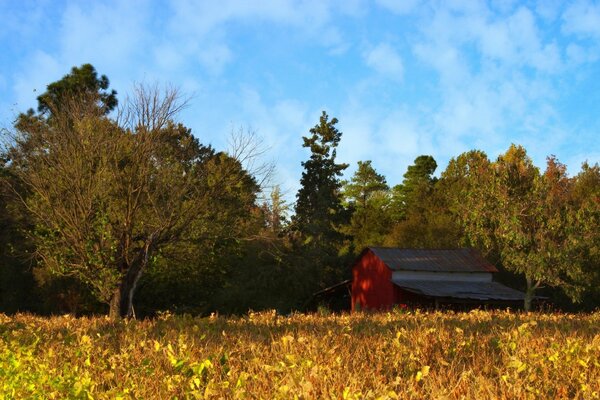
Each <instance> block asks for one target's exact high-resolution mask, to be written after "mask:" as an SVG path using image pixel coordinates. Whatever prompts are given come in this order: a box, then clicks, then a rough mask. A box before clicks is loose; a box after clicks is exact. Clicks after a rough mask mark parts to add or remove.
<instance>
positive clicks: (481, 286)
mask: <svg viewBox="0 0 600 400" xmlns="http://www.w3.org/2000/svg"><path fill="white" fill-rule="evenodd" d="M495 272H498V270H497V269H496V267H494V266H493V265H492V264H491V263H489V262H488V261H487V260H486V259H485V258H483V256H482V255H481V254H480V253H479V252H478V251H477V250H474V249H399V248H384V247H368V248H366V249H364V250H363V251H362V253H361V254H360V256H359V257H358V259H357V260H356V262H355V263H354V265H353V266H352V277H353V279H352V310H353V311H354V310H358V309H361V310H365V309H371V310H374V309H375V310H378V309H379V310H380V309H389V308H391V307H393V306H394V305H418V306H430V307H438V306H442V305H463V306H471V307H472V306H478V305H487V304H493V305H505V306H515V307H520V306H521V305H522V304H523V299H524V297H525V294H524V293H522V292H520V291H518V290H514V289H511V288H509V287H507V286H504V285H502V284H500V283H498V282H494V280H493V274H494V273H495Z"/></svg>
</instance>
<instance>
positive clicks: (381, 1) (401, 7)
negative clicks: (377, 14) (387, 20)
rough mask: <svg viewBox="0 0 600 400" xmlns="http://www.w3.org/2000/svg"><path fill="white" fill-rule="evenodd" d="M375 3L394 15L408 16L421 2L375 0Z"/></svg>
mask: <svg viewBox="0 0 600 400" xmlns="http://www.w3.org/2000/svg"><path fill="white" fill-rule="evenodd" d="M376 3H377V4H378V5H380V6H381V7H384V8H386V9H388V10H390V11H391V12H393V13H395V14H400V15H404V14H409V13H411V12H412V11H414V10H415V9H416V8H417V6H419V5H420V4H421V3H422V1H421V0H376Z"/></svg>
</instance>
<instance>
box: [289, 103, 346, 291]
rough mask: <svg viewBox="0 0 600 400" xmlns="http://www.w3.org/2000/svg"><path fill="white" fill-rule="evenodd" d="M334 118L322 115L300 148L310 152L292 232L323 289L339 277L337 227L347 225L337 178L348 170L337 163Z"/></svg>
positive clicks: (340, 237) (340, 239)
mask: <svg viewBox="0 0 600 400" xmlns="http://www.w3.org/2000/svg"><path fill="white" fill-rule="evenodd" d="M337 123H338V120H337V118H332V119H331V120H329V116H328V115H327V113H325V112H324V111H323V114H322V115H321V118H320V120H319V123H318V124H317V125H315V127H314V128H312V129H311V130H310V135H309V136H308V137H304V138H303V139H304V144H303V147H308V148H309V149H310V151H311V155H310V158H309V159H308V160H307V161H305V162H303V163H302V166H303V167H304V172H303V173H302V179H301V180H300V184H301V188H300V190H299V191H298V194H297V196H296V197H297V201H296V207H295V215H294V217H293V219H292V222H293V225H294V229H295V230H296V231H297V232H298V233H299V234H300V237H301V239H302V247H303V250H304V254H305V259H306V260H307V262H309V263H310V265H313V266H315V267H317V268H320V270H317V271H316V272H315V276H314V278H315V279H317V280H318V282H319V284H320V285H321V286H322V285H323V284H326V283H331V282H332V281H335V280H336V279H339V278H340V277H341V275H342V274H341V272H340V271H341V268H340V261H339V258H338V253H339V250H340V249H341V247H342V244H343V241H344V235H343V234H342V233H341V232H340V231H339V227H340V226H341V225H343V224H344V223H345V222H346V221H347V215H346V213H345V210H344V207H343V205H342V197H341V181H340V179H339V177H340V176H341V175H342V172H343V171H344V170H345V169H346V168H347V167H348V165H347V164H338V163H336V160H335V158H336V147H337V145H338V144H339V142H340V139H341V137H342V133H341V132H340V131H338V129H337V128H336V126H335V125H336V124H337Z"/></svg>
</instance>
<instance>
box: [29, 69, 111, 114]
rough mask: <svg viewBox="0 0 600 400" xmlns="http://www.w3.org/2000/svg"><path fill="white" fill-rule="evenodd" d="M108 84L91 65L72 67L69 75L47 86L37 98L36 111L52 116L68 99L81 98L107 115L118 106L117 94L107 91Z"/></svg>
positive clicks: (105, 78) (104, 76) (106, 79)
mask: <svg viewBox="0 0 600 400" xmlns="http://www.w3.org/2000/svg"><path fill="white" fill-rule="evenodd" d="M109 84H110V83H109V80H108V78H107V77H106V75H102V76H100V78H98V73H97V72H96V69H95V68H94V67H93V66H92V65H91V64H83V65H82V66H81V67H79V68H78V67H73V68H72V69H71V73H70V74H67V75H65V76H64V77H63V78H62V79H60V80H59V81H56V82H54V83H51V84H49V85H48V87H47V88H46V92H44V93H43V94H41V95H40V96H38V98H37V100H38V108H37V110H38V112H39V113H40V114H41V115H48V114H52V113H53V112H55V111H59V110H57V108H60V107H61V106H62V105H63V104H68V103H69V101H68V99H73V98H74V97H81V98H87V99H89V100H91V101H92V102H94V103H95V104H96V105H97V107H98V108H99V109H100V110H101V113H103V114H108V113H109V112H111V111H112V110H113V109H114V108H115V107H116V106H117V104H118V102H117V92H116V91H115V90H109V89H108V87H109Z"/></svg>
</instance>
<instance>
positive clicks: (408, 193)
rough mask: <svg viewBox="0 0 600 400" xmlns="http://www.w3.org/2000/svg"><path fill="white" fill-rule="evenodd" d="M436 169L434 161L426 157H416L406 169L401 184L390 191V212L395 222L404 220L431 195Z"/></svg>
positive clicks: (430, 157)
mask: <svg viewBox="0 0 600 400" xmlns="http://www.w3.org/2000/svg"><path fill="white" fill-rule="evenodd" d="M436 168H437V163H436V162H435V159H434V158H433V157H432V156H426V155H422V156H419V157H417V158H416V159H415V162H414V164H413V165H410V166H409V167H408V169H407V170H406V173H405V174H404V180H403V181H402V184H401V185H397V186H395V187H394V188H393V189H392V210H393V215H394V218H395V219H396V220H402V219H405V218H406V217H407V214H408V213H409V212H411V211H412V210H413V209H415V208H418V207H419V206H420V205H421V204H422V201H423V199H424V198H425V197H427V196H428V195H430V194H431V192H432V190H433V185H434V184H435V183H436V182H437V178H435V177H433V173H434V172H435V170H436Z"/></svg>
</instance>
